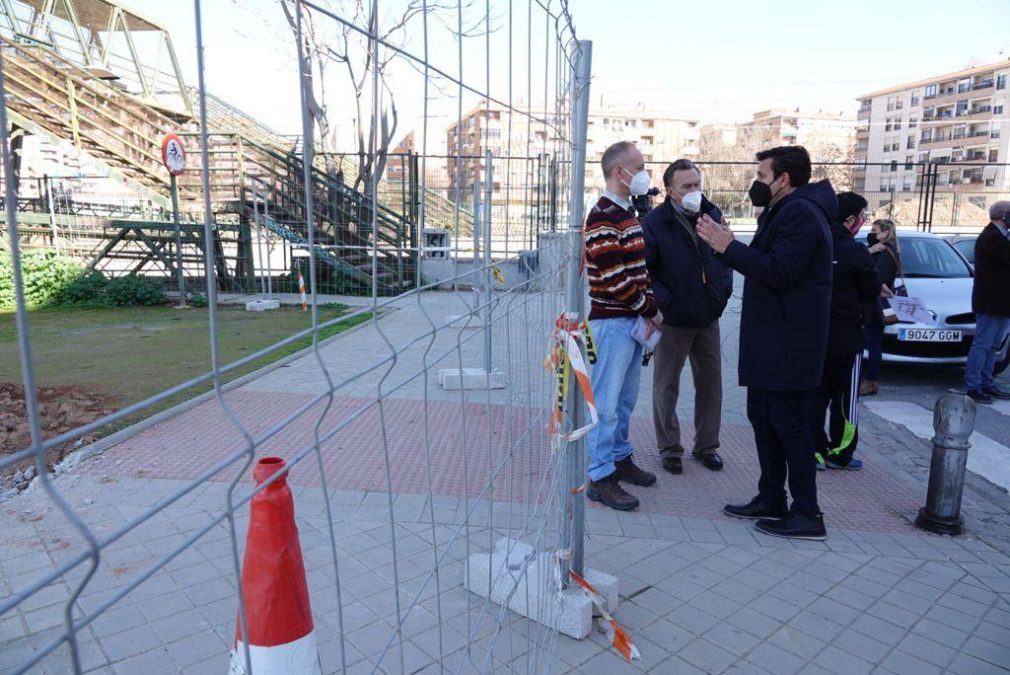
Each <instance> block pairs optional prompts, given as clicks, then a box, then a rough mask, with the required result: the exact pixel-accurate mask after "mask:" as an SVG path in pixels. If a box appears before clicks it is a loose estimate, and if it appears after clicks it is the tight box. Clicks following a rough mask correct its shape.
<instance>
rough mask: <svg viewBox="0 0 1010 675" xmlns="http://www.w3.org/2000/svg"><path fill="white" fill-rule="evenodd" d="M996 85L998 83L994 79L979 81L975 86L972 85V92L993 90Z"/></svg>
mask: <svg viewBox="0 0 1010 675" xmlns="http://www.w3.org/2000/svg"><path fill="white" fill-rule="evenodd" d="M995 84H996V81H995V80H993V79H988V80H979V81H978V82H976V83H975V84H973V85H971V90H972V91H978V90H979V89H992V88H993V86H994V85H995Z"/></svg>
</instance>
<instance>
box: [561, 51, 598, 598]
mask: <svg viewBox="0 0 1010 675" xmlns="http://www.w3.org/2000/svg"><path fill="white" fill-rule="evenodd" d="M572 51H573V53H572V64H573V66H572V67H573V71H574V72H573V73H572V81H571V87H572V189H571V195H570V197H569V202H568V204H569V211H570V214H569V215H570V220H569V231H570V232H571V238H572V241H571V247H572V257H571V262H570V264H569V269H568V293H567V297H566V298H565V313H566V315H567V316H566V318H567V319H568V321H572V322H581V321H584V320H585V319H586V294H585V290H584V288H583V278H582V248H583V241H582V219H583V208H584V203H585V198H586V197H585V191H586V189H585V187H586V186H585V183H586V130H587V127H588V126H589V76H590V73H591V72H592V61H593V43H592V41H590V40H579V42H578V44H576V45H575V47H574V49H573V50H572ZM568 417H569V418H570V419H571V421H572V422H571V423H572V426H573V428H576V429H578V428H579V427H581V426H582V425H583V424H584V422H583V420H584V418H585V401H584V400H583V398H582V392H581V391H580V390H579V386H578V383H577V382H576V378H574V377H573V378H571V381H570V383H569V387H568ZM561 475H562V477H563V479H562V481H561V491H562V492H561V495H560V502H559V503H560V504H561V505H562V510H561V517H562V522H561V540H562V541H561V550H562V551H567V550H568V549H569V548H570V549H571V552H572V555H571V558H570V559H565V557H564V556H563V557H562V561H561V583H562V585H563V586H564V587H565V588H567V587H568V578H569V574H568V573H569V571H571V570H574V571H575V572H577V573H578V574H582V573H583V571H584V570H583V558H584V555H583V538H584V533H585V508H586V499H585V494H584V493H581V492H580V493H579V494H573V490H575V489H576V488H578V487H580V486H581V485H583V484H584V483H585V481H586V437H585V436H583V437H582V438H580V439H579V440H577V441H573V442H570V443H568V445H567V446H566V447H565V454H564V459H563V465H562V474H561ZM569 523H571V527H570V528H569Z"/></svg>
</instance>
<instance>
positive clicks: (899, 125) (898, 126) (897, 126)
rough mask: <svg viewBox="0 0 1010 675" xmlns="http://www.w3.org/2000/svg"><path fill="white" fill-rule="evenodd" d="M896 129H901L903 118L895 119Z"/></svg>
mask: <svg viewBox="0 0 1010 675" xmlns="http://www.w3.org/2000/svg"><path fill="white" fill-rule="evenodd" d="M894 130H895V131H901V118H900V117H899V118H898V119H896V120H894Z"/></svg>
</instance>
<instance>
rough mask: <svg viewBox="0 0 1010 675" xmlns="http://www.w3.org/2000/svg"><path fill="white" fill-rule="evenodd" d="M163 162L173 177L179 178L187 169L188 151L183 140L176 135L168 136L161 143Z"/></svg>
mask: <svg viewBox="0 0 1010 675" xmlns="http://www.w3.org/2000/svg"><path fill="white" fill-rule="evenodd" d="M161 161H162V163H163V164H164V165H165V168H166V169H168V172H169V173H170V174H172V175H173V176H179V175H181V174H182V172H183V171H185V169H186V149H185V148H183V147H182V139H181V138H179V137H178V136H177V135H175V134H167V135H166V136H165V140H163V141H162V142H161Z"/></svg>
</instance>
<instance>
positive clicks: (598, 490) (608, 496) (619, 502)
mask: <svg viewBox="0 0 1010 675" xmlns="http://www.w3.org/2000/svg"><path fill="white" fill-rule="evenodd" d="M586 497H588V498H589V499H591V500H592V501H594V502H600V503H601V504H603V505H604V506H609V507H610V508H612V509H617V510H618V511H634V510H635V509H637V508H638V498H637V497H635V495H632V494H628V493H627V492H626V491H625V490H624V488H622V487H621V484H620V483H618V482H617V473H616V472H615V473H612V474H610V475H609V476H607V477H606V478H603V479H601V480H596V481H593V480H591V481H589V488H588V489H587V490H586Z"/></svg>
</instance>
